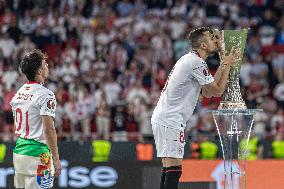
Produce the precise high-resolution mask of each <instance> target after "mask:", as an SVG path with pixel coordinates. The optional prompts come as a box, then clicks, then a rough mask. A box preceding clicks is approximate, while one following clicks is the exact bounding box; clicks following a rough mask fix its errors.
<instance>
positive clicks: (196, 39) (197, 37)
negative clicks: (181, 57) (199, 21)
mask: <svg viewBox="0 0 284 189" xmlns="http://www.w3.org/2000/svg"><path fill="white" fill-rule="evenodd" d="M206 31H208V32H210V33H212V34H213V31H212V29H210V28H209V27H201V28H197V29H195V30H192V31H191V32H190V33H189V41H190V45H191V47H192V49H196V48H199V47H200V45H201V43H202V42H204V38H203V37H204V32H206Z"/></svg>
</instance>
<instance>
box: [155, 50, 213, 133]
mask: <svg viewBox="0 0 284 189" xmlns="http://www.w3.org/2000/svg"><path fill="white" fill-rule="evenodd" d="M213 81H214V78H213V77H212V75H211V74H210V73H209V71H208V67H207V64H206V63H205V62H204V60H203V59H202V58H200V57H199V56H198V55H197V54H196V53H194V52H189V53H188V54H186V55H184V56H182V57H181V58H180V59H179V60H178V61H177V62H176V64H175V66H174V67H173V69H172V71H171V73H170V74H169V76H168V80H167V82H166V84H165V86H164V89H163V90H162V92H161V95H160V98H159V101H158V103H157V106H156V108H155V109H154V112H153V115H152V118H151V122H152V124H153V123H155V124H158V125H163V126H167V127H172V128H182V127H183V128H185V126H186V122H187V121H188V120H189V119H190V117H191V115H192V113H193V111H194V109H195V106H196V103H197V100H198V98H199V95H200V90H201V86H202V85H205V84H209V83H211V82H213Z"/></svg>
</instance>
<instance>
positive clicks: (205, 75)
mask: <svg viewBox="0 0 284 189" xmlns="http://www.w3.org/2000/svg"><path fill="white" fill-rule="evenodd" d="M192 75H193V77H194V78H195V79H196V80H197V81H198V83H199V84H200V85H206V84H209V83H212V82H213V81H214V78H213V76H212V75H211V74H210V72H209V70H208V67H207V65H206V63H205V62H201V61H198V63H196V64H194V66H193V71H192Z"/></svg>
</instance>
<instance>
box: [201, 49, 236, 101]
mask: <svg viewBox="0 0 284 189" xmlns="http://www.w3.org/2000/svg"><path fill="white" fill-rule="evenodd" d="M222 54H223V55H222V56H221V57H220V58H221V62H222V65H221V66H220V67H219V68H218V70H217V72H216V74H215V76H214V81H213V82H212V83H209V84H206V85H203V86H202V95H203V96H205V97H212V96H216V97H220V96H222V94H223V92H224V91H225V88H226V84H227V81H228V77H229V73H230V69H231V66H233V65H234V64H236V63H237V61H238V59H239V54H240V50H239V49H237V48H233V49H232V50H231V52H230V54H229V55H227V56H226V55H225V53H224V52H222Z"/></svg>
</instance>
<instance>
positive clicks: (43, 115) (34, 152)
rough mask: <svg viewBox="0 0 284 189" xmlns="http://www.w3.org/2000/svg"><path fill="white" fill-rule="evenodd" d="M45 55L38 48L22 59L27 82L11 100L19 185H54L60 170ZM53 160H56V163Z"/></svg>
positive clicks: (34, 188)
mask: <svg viewBox="0 0 284 189" xmlns="http://www.w3.org/2000/svg"><path fill="white" fill-rule="evenodd" d="M46 58H47V57H46V55H45V54H43V53H42V52H41V51H40V50H38V49H35V50H33V51H31V52H29V53H28V54H26V55H25V56H24V58H23V60H22V61H21V70H22V72H23V73H24V74H25V75H26V77H27V79H28V80H29V82H27V83H25V84H24V85H23V86H22V87H21V88H20V89H19V90H18V91H17V93H16V94H15V96H14V97H13V99H12V101H11V102H10V104H11V106H12V110H13V115H14V122H15V127H16V128H15V134H16V136H17V137H18V139H17V142H16V146H15V149H14V150H13V163H14V168H15V177H14V186H15V187H16V188H25V189H38V188H51V187H52V186H53V178H54V176H55V177H57V176H59V174H60V171H61V165H60V160H59V154H58V147H57V135H56V131H55V128H54V121H53V120H54V117H55V108H56V99H55V95H54V94H53V92H52V91H50V90H48V89H47V88H45V87H44V86H43V83H44V80H45V79H46V78H47V77H48V65H47V63H46ZM53 162H54V163H53Z"/></svg>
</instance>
